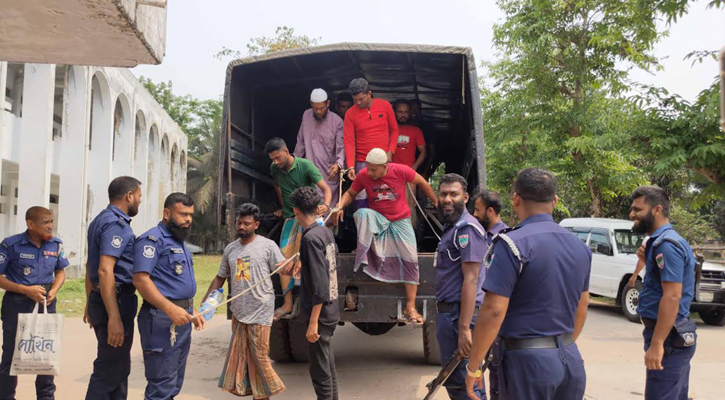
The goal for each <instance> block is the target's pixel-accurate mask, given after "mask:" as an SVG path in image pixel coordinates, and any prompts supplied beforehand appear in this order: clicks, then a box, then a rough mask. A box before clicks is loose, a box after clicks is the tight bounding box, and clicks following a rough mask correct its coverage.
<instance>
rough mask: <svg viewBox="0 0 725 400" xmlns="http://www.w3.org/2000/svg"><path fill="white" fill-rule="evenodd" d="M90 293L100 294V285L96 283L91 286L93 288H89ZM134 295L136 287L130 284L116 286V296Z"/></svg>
mask: <svg viewBox="0 0 725 400" xmlns="http://www.w3.org/2000/svg"><path fill="white" fill-rule="evenodd" d="M91 290H92V291H94V292H96V293H99V294H100V293H101V284H100V283H96V284H93V287H92V288H91ZM121 293H122V294H134V293H136V286H133V285H132V284H130V283H127V284H125V285H116V294H121Z"/></svg>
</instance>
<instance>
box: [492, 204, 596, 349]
mask: <svg viewBox="0 0 725 400" xmlns="http://www.w3.org/2000/svg"><path fill="white" fill-rule="evenodd" d="M505 234H506V235H507V236H508V237H509V238H510V239H511V240H512V241H513V242H514V243H515V245H516V247H517V248H518V249H519V252H520V255H521V260H522V261H521V262H519V260H518V259H517V258H516V257H515V256H514V255H513V253H512V252H511V249H510V248H509V246H508V245H507V244H506V242H505V241H504V240H502V239H498V240H496V241H495V242H494V244H493V255H492V258H491V259H490V262H489V266H488V271H487V272H486V280H485V281H484V282H483V290H485V291H486V292H491V293H495V294H497V295H500V296H503V297H507V298H509V299H510V300H509V307H508V311H507V313H506V318H505V320H504V322H503V325H502V326H501V330H500V332H499V335H500V336H505V337H511V338H532V337H540V336H557V335H562V334H565V333H572V332H574V315H575V313H576V309H577V306H578V304H579V299H580V298H581V295H582V293H583V292H586V291H588V290H589V275H590V272H591V263H592V252H591V250H589V248H588V247H587V246H586V245H585V244H584V243H582V241H581V240H579V239H578V238H577V237H576V236H575V235H574V234H572V233H571V232H569V231H568V230H566V229H565V228H562V227H561V226H559V224H557V223H556V222H554V219H553V218H552V216H551V214H537V215H532V216H530V217H529V218H527V219H526V220H524V221H523V222H522V223H521V225H519V227H518V228H515V229H513V230H511V231H508V232H505Z"/></svg>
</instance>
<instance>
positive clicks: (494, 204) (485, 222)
mask: <svg viewBox="0 0 725 400" xmlns="http://www.w3.org/2000/svg"><path fill="white" fill-rule="evenodd" d="M502 205H503V203H502V202H501V196H499V194H498V193H496V192H492V191H490V190H481V191H480V192H479V193H478V195H477V196H476V201H475V205H474V206H475V210H474V212H473V216H474V217H476V219H477V220H478V222H480V223H481V226H483V228H484V229H485V230H486V247H488V246H491V245H492V244H493V238H494V237H495V236H496V235H498V234H499V233H501V232H502V231H503V230H504V229H508V226H506V224H504V223H503V221H501V217H500V214H501V206H502ZM491 352H492V354H493V359H492V360H491V364H490V365H489V367H488V390H489V393H490V394H491V399H490V400H497V399H498V367H499V365H500V363H501V355H500V346H499V341H498V339H497V340H496V341H495V342H494V343H493V349H492V350H491Z"/></svg>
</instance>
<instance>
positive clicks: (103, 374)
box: [83, 176, 141, 400]
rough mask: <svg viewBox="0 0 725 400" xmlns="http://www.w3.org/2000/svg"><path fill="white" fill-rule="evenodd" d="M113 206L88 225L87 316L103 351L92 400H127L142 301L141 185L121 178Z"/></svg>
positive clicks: (111, 188)
mask: <svg viewBox="0 0 725 400" xmlns="http://www.w3.org/2000/svg"><path fill="white" fill-rule="evenodd" d="M108 201H109V202H110V204H109V205H108V207H106V209H105V210H103V211H101V212H100V213H99V214H98V215H97V216H96V218H94V219H93V222H91V224H90V225H89V226H88V262H87V264H86V296H87V302H86V312H85V316H84V318H83V321H84V322H86V323H88V324H89V325H90V326H91V327H92V328H93V330H94V331H95V333H96V339H97V340H98V350H97V356H96V360H95V361H94V362H93V374H91V379H90V382H89V383H88V391H87V392H86V400H117V399H126V397H127V395H128V375H129V374H130V373H131V345H132V344H133V328H134V319H135V318H136V311H137V310H138V298H137V297H136V288H135V287H134V286H133V282H132V281H133V242H134V240H135V239H136V236H134V234H133V229H131V217H135V216H136V214H138V206H139V205H140V204H141V182H140V181H139V180H137V179H136V178H132V177H130V176H120V177H118V178H116V179H114V180H113V181H111V184H110V185H108Z"/></svg>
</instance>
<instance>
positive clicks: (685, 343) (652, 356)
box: [629, 186, 697, 400]
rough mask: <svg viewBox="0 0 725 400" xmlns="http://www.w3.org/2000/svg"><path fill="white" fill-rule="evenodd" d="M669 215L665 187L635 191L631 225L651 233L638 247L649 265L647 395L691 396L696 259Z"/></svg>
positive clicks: (644, 300) (662, 398)
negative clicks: (642, 250)
mask: <svg viewBox="0 0 725 400" xmlns="http://www.w3.org/2000/svg"><path fill="white" fill-rule="evenodd" d="M669 215H670V199H669V198H668V196H667V193H666V192H665V191H664V190H662V189H661V188H659V187H656V186H641V187H639V188H637V189H636V190H635V191H634V193H632V210H631V211H630V213H629V219H631V220H633V221H634V226H633V227H632V231H633V232H634V233H638V234H648V235H649V236H650V239H649V240H648V241H647V244H646V246H645V250H644V253H642V252H637V256H638V257H639V258H640V260H641V261H644V262H645V265H646V268H647V269H646V272H645V276H644V282H643V285H642V291H641V292H640V294H639V306H638V307H637V312H638V313H639V315H640V316H641V317H642V324H643V325H644V331H643V333H642V335H643V336H644V348H645V355H644V364H645V366H646V367H647V383H646V387H645V391H644V397H645V399H647V400H654V399H658V400H679V399H687V398H688V393H687V392H688V389H689V381H690V360H692V357H693V356H694V355H695V348H696V346H697V344H696V341H697V334H696V333H695V330H696V327H695V323H694V322H693V321H692V320H691V319H690V303H691V302H692V298H693V294H694V289H695V263H696V260H695V256H694V255H693V254H692V249H691V248H690V245H689V244H688V243H687V241H686V240H685V239H683V238H682V236H680V235H679V234H678V233H677V232H675V230H674V229H672V225H670V221H669Z"/></svg>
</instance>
